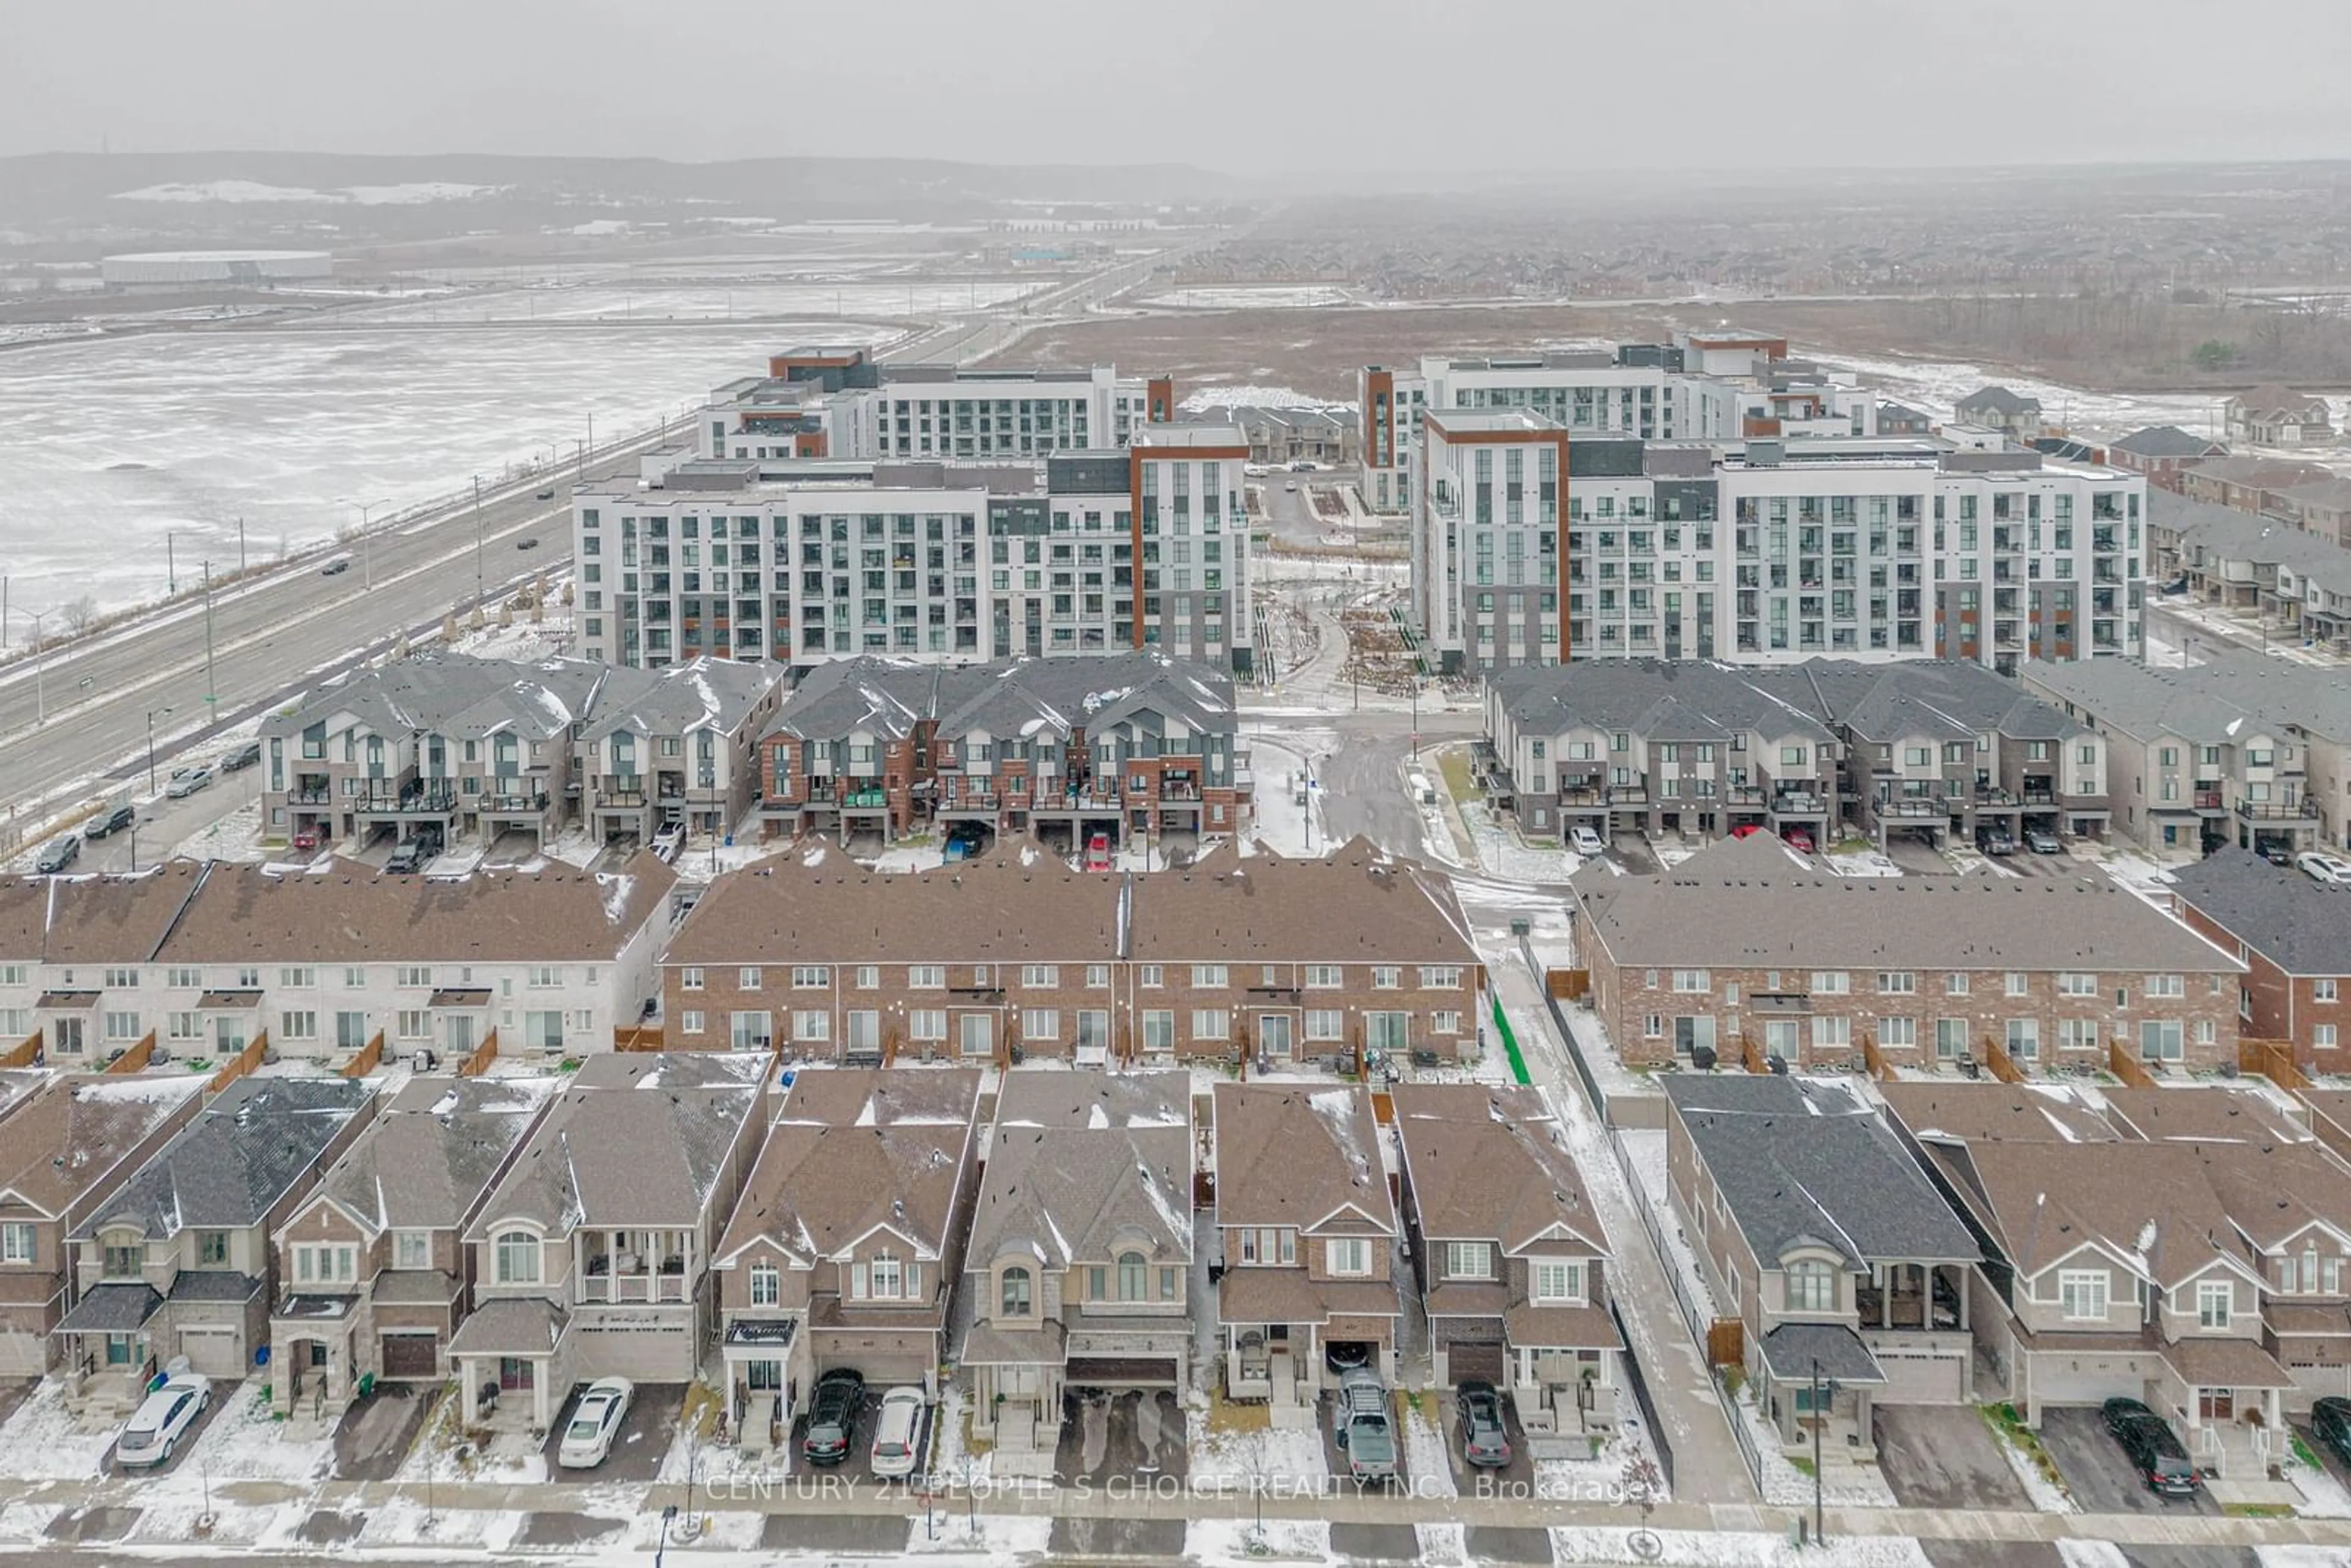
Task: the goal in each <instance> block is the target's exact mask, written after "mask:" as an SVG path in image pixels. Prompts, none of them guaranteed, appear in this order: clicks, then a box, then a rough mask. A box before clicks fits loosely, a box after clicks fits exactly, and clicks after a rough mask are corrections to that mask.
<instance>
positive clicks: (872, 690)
mask: <svg viewBox="0 0 2351 1568" xmlns="http://www.w3.org/2000/svg"><path fill="white" fill-rule="evenodd" d="M1137 706H1152V707H1154V708H1155V709H1156V710H1157V711H1160V712H1162V713H1165V714H1166V715H1167V716H1170V717H1172V718H1174V719H1176V720H1179V721H1181V722H1182V723H1183V724H1184V725H1185V726H1186V727H1187V728H1189V729H1190V730H1192V731H1193V732H1194V733H1195V734H1198V733H1202V732H1209V733H1222V732H1229V731H1230V730H1231V729H1232V727H1233V723H1234V720H1233V684H1232V677H1231V676H1230V675H1228V674H1225V673H1223V672H1221V671H1219V670H1217V668H1216V667H1215V666H1214V665H1211V664H1201V663H1198V662H1196V661H1194V660H1189V659H1178V658H1175V657H1172V656H1170V655H1168V654H1166V653H1160V652H1158V651H1157V650H1155V649H1145V650H1130V651H1123V652H1120V653H1105V654H1102V655H1101V656H1100V657H1092V658H1085V659H1029V658H1020V659H1004V660H998V661H997V662H996V663H994V664H969V665H940V664H917V663H914V662H912V661H908V660H900V659H888V658H881V657H876V656H873V655H870V654H869V655H864V656H861V657H859V658H855V659H843V660H840V661H838V662H835V663H831V664H821V665H819V666H818V667H817V668H816V669H814V670H811V671H810V672H809V674H807V675H806V676H805V677H803V678H802V680H801V682H800V684H799V687H798V689H796V690H795V691H794V692H793V693H792V695H790V697H789V698H787V699H786V701H785V703H784V705H783V707H782V708H781V709H780V710H779V711H778V713H777V715H776V717H775V719H774V721H773V722H772V723H771V724H769V725H768V728H767V730H766V732H765V734H763V735H762V736H761V738H762V739H765V738H767V737H769V736H778V735H789V736H795V737H802V738H806V739H810V740H837V739H840V738H841V737H845V736H849V735H852V734H855V733H857V732H859V731H861V730H862V731H865V732H868V733H871V734H872V735H875V736H877V737H883V738H886V739H903V738H904V737H908V736H911V735H912V734H913V733H914V728H915V727H916V726H917V725H918V724H921V723H923V722H924V721H925V720H929V721H935V723H936V725H937V727H938V730H939V733H940V734H942V735H945V736H948V737H956V736H961V735H964V734H967V733H969V732H970V731H972V730H975V729H985V730H987V732H988V733H989V734H991V735H1007V736H1013V735H1034V734H1036V733H1037V732H1038V731H1039V730H1050V732H1051V733H1053V734H1054V735H1055V736H1056V737H1066V736H1067V735H1068V734H1069V733H1070V732H1071V731H1072V730H1085V731H1087V732H1088V733H1089V734H1092V732H1093V731H1094V729H1095V727H1097V726H1100V725H1107V724H1111V723H1114V722H1116V721H1117V719H1118V718H1119V716H1121V714H1122V712H1123V711H1126V710H1131V709H1132V708H1134V707H1137Z"/></svg>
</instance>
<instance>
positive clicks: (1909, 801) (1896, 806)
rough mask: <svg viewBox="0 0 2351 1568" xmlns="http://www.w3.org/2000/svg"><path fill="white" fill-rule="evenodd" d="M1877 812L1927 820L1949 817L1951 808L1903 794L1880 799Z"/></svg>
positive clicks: (1930, 800) (1894, 816)
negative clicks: (1892, 797)
mask: <svg viewBox="0 0 2351 1568" xmlns="http://www.w3.org/2000/svg"><path fill="white" fill-rule="evenodd" d="M1775 810H1784V808H1775ZM1877 814H1878V815H1879V816H1880V817H1885V818H1890V819H1894V820H1896V821H1929V820H1934V821H1939V820H1941V819H1942V818H1945V817H1948V816H1949V815H1950V810H1949V807H1947V806H1946V805H1945V804H1944V803H1943V802H1942V801H1940V800H1933V799H1930V798H1928V797H1926V796H1923V795H1903V796H1897V797H1896V798H1894V799H1892V800H1880V801H1878V802H1877Z"/></svg>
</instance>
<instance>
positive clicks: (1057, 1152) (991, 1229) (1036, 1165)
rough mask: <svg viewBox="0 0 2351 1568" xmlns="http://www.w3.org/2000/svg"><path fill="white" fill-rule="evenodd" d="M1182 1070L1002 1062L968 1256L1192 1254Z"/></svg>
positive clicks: (982, 1264)
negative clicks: (1042, 1067) (1075, 1068)
mask: <svg viewBox="0 0 2351 1568" xmlns="http://www.w3.org/2000/svg"><path fill="white" fill-rule="evenodd" d="M1190 1106H1191V1078H1190V1075H1189V1074H1187V1073H1184V1072H1133V1073H1100V1072H1083V1073H1079V1072H1046V1071H1029V1072H1011V1073H1007V1074H1006V1075H1005V1079H1004V1090H1003V1094H1002V1098H1001V1099H1000V1100H999V1101H998V1105H997V1123H996V1130H995V1132H994V1134H992V1135H991V1136H990V1138H989V1140H988V1154H987V1176H986V1178H985V1179H984V1180H983V1181H982V1182H981V1184H980V1189H979V1202H978V1205H977V1207H976V1209H975V1210H974V1212H973V1215H972V1221H971V1242H970V1247H969V1249H968V1251H967V1253H966V1258H967V1260H968V1266H969V1267H971V1268H974V1269H986V1268H987V1267H989V1266H990V1265H991V1264H992V1263H993V1262H995V1260H998V1259H999V1258H1002V1257H1005V1256H1006V1255H1008V1254H1016V1253H1017V1254H1023V1255H1027V1256H1029V1257H1033V1258H1034V1259H1035V1260H1036V1261H1037V1263H1038V1264H1039V1266H1040V1267H1042V1268H1045V1269H1050V1270H1061V1269H1067V1268H1070V1267H1071V1266H1072V1265H1074V1264H1079V1263H1086V1262H1095V1261H1102V1262H1107V1261H1108V1260H1110V1259H1111V1258H1112V1257H1113V1254H1114V1253H1115V1252H1116V1251H1118V1250H1121V1249H1124V1248H1126V1247H1137V1248H1140V1249H1143V1250H1144V1252H1145V1253H1146V1254H1147V1255H1148V1256H1150V1257H1151V1258H1152V1259H1153V1260H1155V1261H1178V1260H1181V1261H1187V1262H1188V1261H1189V1260H1190V1259H1191V1256H1192V1124H1191V1122H1192V1119H1191V1110H1190Z"/></svg>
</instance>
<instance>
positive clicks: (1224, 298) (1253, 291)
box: [1135, 283, 1355, 310]
mask: <svg viewBox="0 0 2351 1568" xmlns="http://www.w3.org/2000/svg"><path fill="white" fill-rule="evenodd" d="M1135 303H1137V304H1139V305H1157V306H1164V307H1171V308H1176V309H1184V310H1304V309H1315V308H1322V307H1326V306H1333V305H1353V303H1355V297H1354V296H1353V294H1351V293H1349V292H1348V291H1347V290H1346V289H1344V288H1340V287H1334V286H1332V285H1330V284H1322V283H1308V284H1278V283H1264V284H1248V283H1238V284H1210V285H1207V286H1205V287H1199V288H1173V289H1170V290H1168V291H1167V292H1166V293H1165V294H1155V295H1153V296H1152V297H1151V298H1148V299H1140V300H1137V301H1136V302H1135Z"/></svg>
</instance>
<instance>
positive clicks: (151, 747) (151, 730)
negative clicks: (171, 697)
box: [147, 707, 172, 795]
mask: <svg viewBox="0 0 2351 1568" xmlns="http://www.w3.org/2000/svg"><path fill="white" fill-rule="evenodd" d="M171 711H172V710H171V709H170V708H167V707H151V708H149V709H148V710H147V793H149V794H150V795H152V794H153V793H154V792H155V716H156V715H158V714H168V713H170V712H171Z"/></svg>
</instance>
